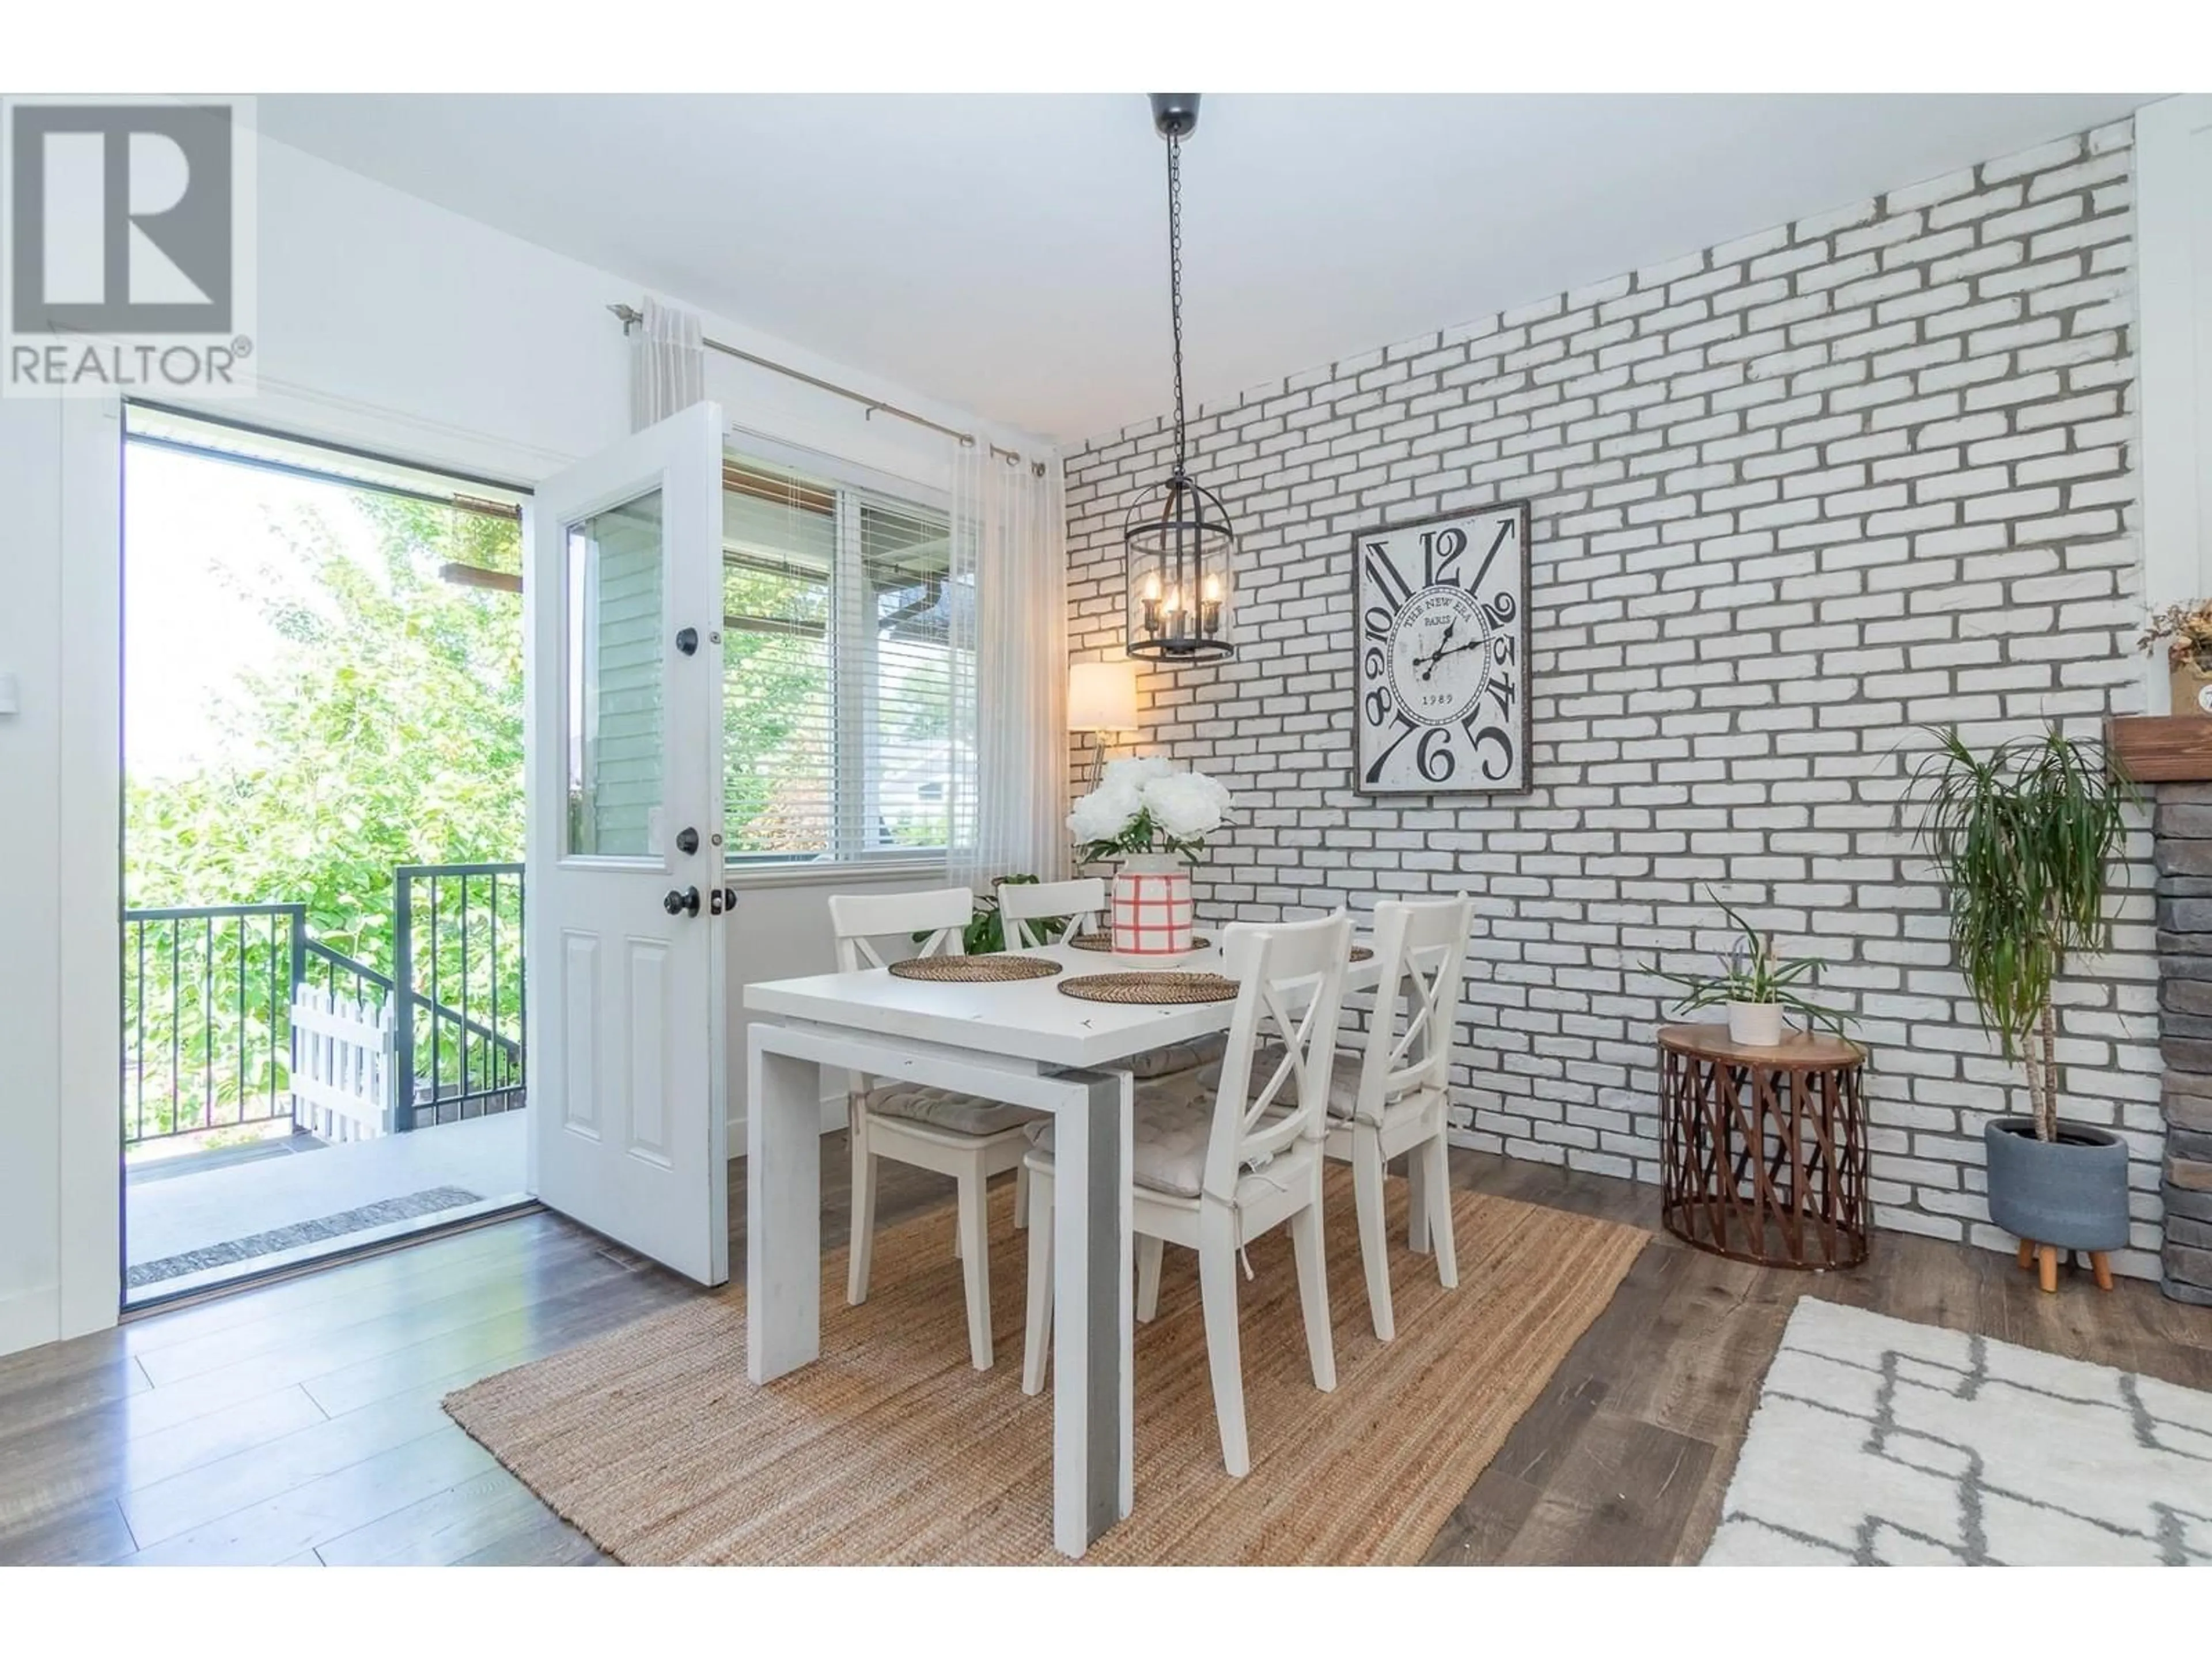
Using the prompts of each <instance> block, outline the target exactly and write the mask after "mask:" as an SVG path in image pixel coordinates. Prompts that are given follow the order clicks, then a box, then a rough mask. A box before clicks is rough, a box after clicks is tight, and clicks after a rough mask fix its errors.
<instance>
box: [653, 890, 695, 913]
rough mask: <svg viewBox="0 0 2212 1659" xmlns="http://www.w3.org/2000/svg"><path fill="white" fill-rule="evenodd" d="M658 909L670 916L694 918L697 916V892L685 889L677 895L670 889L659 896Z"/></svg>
mask: <svg viewBox="0 0 2212 1659" xmlns="http://www.w3.org/2000/svg"><path fill="white" fill-rule="evenodd" d="M660 908H662V909H664V910H665V911H667V912H668V914H669V915H671V916H696V915H698V914H699V890H698V889H697V888H696V887H687V888H685V889H684V890H683V891H682V892H680V893H679V892H678V891H677V890H675V889H674V888H673V887H671V888H670V889H669V890H667V892H665V893H664V894H663V895H662V896H661V899H660Z"/></svg>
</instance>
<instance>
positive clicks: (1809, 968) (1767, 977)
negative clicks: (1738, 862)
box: [1656, 887, 1849, 1036]
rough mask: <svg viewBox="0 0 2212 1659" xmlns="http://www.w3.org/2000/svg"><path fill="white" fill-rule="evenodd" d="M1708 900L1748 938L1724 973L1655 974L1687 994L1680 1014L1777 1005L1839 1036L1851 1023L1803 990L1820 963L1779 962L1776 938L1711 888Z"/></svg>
mask: <svg viewBox="0 0 2212 1659" xmlns="http://www.w3.org/2000/svg"><path fill="white" fill-rule="evenodd" d="M1705 896H1706V897H1707V898H1709V899H1711V900H1712V902H1714V903H1715V904H1717V905H1719V906H1720V908H1721V914H1722V915H1725V916H1726V917H1727V918H1728V919H1729V922H1730V923H1731V924H1733V925H1734V927H1735V929H1736V931H1737V932H1738V933H1741V934H1742V935H1743V942H1742V943H1741V945H1737V946H1736V947H1735V950H1734V951H1732V952H1731V953H1729V955H1727V956H1724V957H1719V958H1718V961H1719V963H1720V966H1721V971H1720V972H1719V973H1717V974H1681V973H1670V972H1668V971H1667V970H1666V969H1657V970H1656V971H1657V973H1658V976H1659V977H1660V978H1661V979H1663V980H1667V981H1670V982H1671V983H1673V984H1675V985H1679V986H1680V987H1682V995H1681V997H1680V1000H1677V1002H1676V1003H1675V1005H1674V1006H1675V1011H1676V1012H1678V1013H1694V1012H1698V1011H1699V1010H1700V1009H1705V1008H1720V1007H1725V1006H1727V1005H1728V1004H1729V1003H1731V1002H1770V1003H1778V1004H1779V1005H1780V1006H1781V1007H1782V1008H1783V1010H1784V1012H1786V1013H1790V1014H1794V1015H1796V1017H1797V1018H1798V1020H1799V1021H1800V1022H1801V1023H1802V1024H1805V1025H1807V1026H1808V1027H1809V1026H1814V1025H1819V1026H1825V1027H1826V1029H1827V1030H1832V1031H1833V1032H1835V1033H1836V1034H1837V1035H1838V1036H1841V1035H1842V1034H1843V1030H1844V1023H1845V1021H1846V1019H1847V1018H1849V1017H1848V1016H1847V1015H1845V1014H1844V1013H1842V1012H1839V1011H1838V1010H1836V1009H1833V1008H1829V1007H1826V1006H1822V1005H1821V1004H1820V1003H1817V1002H1814V1001H1813V1000H1811V999H1810V998H1809V997H1808V996H1807V995H1806V994H1805V992H1804V991H1803V990H1802V989H1801V988H1800V987H1801V985H1802V984H1803V983H1805V982H1806V981H1818V980H1819V978H1820V962H1819V960H1818V958H1816V957H1778V956H1776V955H1775V954H1774V935H1773V934H1772V933H1765V934H1762V933H1760V932H1759V930H1758V929H1757V928H1755V927H1753V926H1752V925H1751V924H1750V923H1749V922H1748V921H1745V920H1744V917H1743V915H1742V913H1741V911H1739V910H1737V909H1736V908H1735V907H1734V906H1733V905H1731V904H1729V903H1728V902H1726V901H1724V900H1723V899H1722V898H1721V897H1720V896H1719V895H1717V893H1715V892H1714V891H1713V890H1712V889H1711V888H1710V887H1708V888H1706V889H1705Z"/></svg>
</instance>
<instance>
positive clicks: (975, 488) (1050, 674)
mask: <svg viewBox="0 0 2212 1659" xmlns="http://www.w3.org/2000/svg"><path fill="white" fill-rule="evenodd" d="M1061 513H1062V506H1061V476H1060V458H1059V457H1058V456H1056V455H1055V456H1053V457H1051V458H1050V459H1048V460H1046V461H1044V462H1042V464H1040V463H1038V462H1036V461H1033V460H1030V459H1028V458H1027V457H1024V459H1021V460H1020V461H1018V462H1017V463H1013V464H1012V465H1009V464H1008V463H1007V462H1006V459H1005V458H1004V457H1002V456H995V455H993V454H992V453H990V447H989V445H988V444H987V443H983V442H980V441H979V442H978V443H976V444H975V446H974V447H972V448H967V449H963V450H961V451H959V452H958V453H957V456H956V457H955V459H954V462H953V475H952V561H953V581H954V585H955V588H956V591H957V588H958V587H959V586H961V585H962V583H963V579H965V580H969V581H972V584H973V585H972V588H971V589H970V591H971V592H973V593H974V594H975V603H974V604H973V605H961V606H956V607H955V609H954V613H953V614H954V641H953V642H954V647H955V649H954V652H953V659H954V662H955V663H956V664H957V665H962V668H961V669H957V670H956V672H957V671H963V670H964V671H971V672H972V673H973V675H974V677H975V678H974V685H973V688H972V690H973V695H972V696H969V695H963V693H964V692H965V691H966V690H968V688H964V687H962V686H959V685H957V684H956V685H955V687H954V696H953V700H952V701H953V708H954V710H955V714H954V730H953V813H952V845H951V849H950V854H949V863H950V866H951V868H950V873H951V878H952V879H953V880H955V881H963V882H966V883H967V884H969V885H970V886H971V887H974V888H976V889H977V890H981V889H983V888H985V887H987V886H988V885H989V884H990V881H991V878H993V877H994V876H1006V875H1035V876H1037V877H1040V878H1042V879H1044V880H1046V881H1053V880H1056V879H1058V878H1060V877H1062V876H1064V875H1066V872H1067V826H1066V818H1067V725H1066V692H1067V687H1066V675H1067V614H1066V554H1065V551H1064V549H1063V544H1062V537H1063V529H1064V526H1063V523H1062V518H1061ZM963 629H964V630H965V631H966V635H967V637H966V638H964V639H963V637H962V634H963ZM963 646H972V647H973V649H972V651H970V650H964V649H962V648H961V647H963ZM969 665H972V666H969Z"/></svg>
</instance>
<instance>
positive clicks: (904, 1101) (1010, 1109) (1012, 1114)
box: [861, 1083, 1043, 1139]
mask: <svg viewBox="0 0 2212 1659" xmlns="http://www.w3.org/2000/svg"><path fill="white" fill-rule="evenodd" d="M861 1100H862V1103H864V1104H865V1105H866V1107H867V1109H869V1110H870V1111H872V1112H873V1113H876V1114H877V1115H878V1116H882V1117H896V1118H902V1119H904V1120H905V1121H907V1122H908V1123H920V1124H924V1125H927V1127H930V1128H933V1129H945V1130H948V1131H950V1132H951V1133H954V1134H961V1135H974V1136H975V1137H977V1138H978V1139H981V1138H982V1137H984V1136H987V1135H995V1134H1000V1133H1004V1132H1005V1131H1006V1130H1008V1129H1014V1128H1018V1127H1021V1126H1022V1125H1023V1124H1025V1123H1030V1122H1033V1121H1036V1119H1038V1118H1040V1117H1042V1115H1043V1114H1042V1113H1039V1112H1033V1111H1031V1110H1030V1109H1029V1108H1028V1107H1026V1106H1009V1105H1007V1104H1006V1103H1005V1102H1004V1101H1000V1100H978V1099H977V1098H976V1097H975V1096H973V1095H963V1094H956V1093H954V1092H953V1091H951V1090H950V1089H933V1088H929V1087H927V1086H926V1085H922V1084H919V1083H885V1084H883V1085H879V1086H878V1087H876V1088H873V1089H871V1090H869V1091H868V1092H867V1093H866V1095H864V1096H862V1097H861Z"/></svg>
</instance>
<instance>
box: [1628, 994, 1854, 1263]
mask: <svg viewBox="0 0 2212 1659" xmlns="http://www.w3.org/2000/svg"><path fill="white" fill-rule="evenodd" d="M1865 1059H1866V1056H1865V1054H1864V1053H1863V1051H1862V1050H1861V1049H1860V1048H1858V1046H1857V1044H1856V1043H1851V1042H1845V1041H1844V1039H1843V1038H1841V1037H1832V1036H1815V1035H1812V1034H1809V1033H1807V1032H1802V1031H1800V1032H1794V1033H1792V1034H1791V1035H1790V1037H1789V1039H1788V1040H1787V1041H1785V1042H1782V1043H1780V1044H1778V1045H1777V1046H1776V1047H1774V1048H1748V1047H1745V1046H1742V1045H1740V1044H1738V1043H1735V1042H1730V1041H1729V1034H1728V1027H1727V1026H1726V1025H1723V1024H1711V1025H1665V1026H1662V1027H1661V1028H1660V1030H1659V1096H1660V1101H1659V1109H1660V1170H1661V1176H1660V1181H1661V1185H1660V1194H1659V1202H1660V1215H1661V1219H1662V1222H1663V1223H1664V1225H1665V1226H1666V1228H1667V1231H1668V1232H1670V1233H1672V1234H1674V1236H1675V1237H1677V1238H1680V1239H1682V1240H1684V1241H1686V1243H1691V1244H1694V1245H1696V1246H1697V1247H1698V1248H1699V1249H1701V1250H1711V1252H1712V1253H1713V1254H1714V1255H1724V1256H1727V1257H1729V1258H1730V1259H1731V1260H1733V1261H1755V1262H1758V1263H1760V1264H1761V1265H1763V1266H1765V1267H1813V1268H1822V1267H1857V1266H1858V1265H1859V1263H1861V1262H1862V1261H1865V1260H1866V1258H1867V1240H1868V1234H1869V1231H1871V1228H1872V1218H1871V1217H1870V1216H1869V1213H1868V1204H1867V1131H1866V1103H1865V1099H1864V1097H1863V1095H1862V1094H1861V1092H1860V1088H1859V1073H1860V1068H1861V1066H1863V1064H1864V1063H1865Z"/></svg>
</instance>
